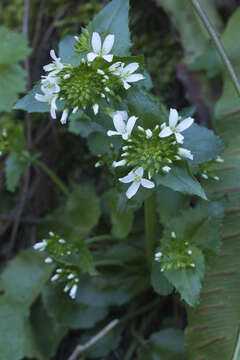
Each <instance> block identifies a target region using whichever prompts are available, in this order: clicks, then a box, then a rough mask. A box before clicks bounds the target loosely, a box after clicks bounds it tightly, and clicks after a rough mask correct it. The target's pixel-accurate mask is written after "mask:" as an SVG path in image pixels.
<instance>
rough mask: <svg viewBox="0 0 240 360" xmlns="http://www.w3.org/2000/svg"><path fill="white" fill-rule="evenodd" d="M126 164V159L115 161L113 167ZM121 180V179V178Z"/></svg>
mask: <svg viewBox="0 0 240 360" xmlns="http://www.w3.org/2000/svg"><path fill="white" fill-rule="evenodd" d="M124 165H126V160H120V161H114V162H113V163H112V166H113V167H118V166H124ZM119 180H120V179H119Z"/></svg>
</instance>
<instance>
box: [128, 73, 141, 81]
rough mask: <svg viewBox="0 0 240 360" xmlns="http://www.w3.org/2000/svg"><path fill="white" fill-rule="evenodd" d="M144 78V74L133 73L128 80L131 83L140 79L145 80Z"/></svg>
mask: <svg viewBox="0 0 240 360" xmlns="http://www.w3.org/2000/svg"><path fill="white" fill-rule="evenodd" d="M143 79H144V76H143V75H142V74H132V75H129V76H128V77H127V78H126V80H127V81H128V82H130V83H132V82H136V81H139V80H143Z"/></svg>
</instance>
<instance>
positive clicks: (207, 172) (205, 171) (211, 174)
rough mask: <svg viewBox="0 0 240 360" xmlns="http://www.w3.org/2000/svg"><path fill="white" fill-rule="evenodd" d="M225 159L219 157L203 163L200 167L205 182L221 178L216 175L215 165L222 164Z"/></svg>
mask: <svg viewBox="0 0 240 360" xmlns="http://www.w3.org/2000/svg"><path fill="white" fill-rule="evenodd" d="M222 162H224V159H223V158H222V157H221V156H217V157H216V158H215V159H213V160H211V161H208V162H206V163H202V164H200V165H199V173H200V176H201V177H202V178H203V179H205V180H208V179H209V180H219V179H220V178H219V176H217V175H215V171H214V169H213V165H214V164H216V163H222Z"/></svg>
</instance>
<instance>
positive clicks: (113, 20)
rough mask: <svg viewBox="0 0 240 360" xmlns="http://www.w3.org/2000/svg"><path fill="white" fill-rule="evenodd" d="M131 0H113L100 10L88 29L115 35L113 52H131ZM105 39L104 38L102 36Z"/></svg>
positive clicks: (119, 53) (115, 53) (120, 53)
mask: <svg viewBox="0 0 240 360" xmlns="http://www.w3.org/2000/svg"><path fill="white" fill-rule="evenodd" d="M128 12H129V0H113V1H111V2H110V3H109V4H108V5H106V6H105V7H104V8H103V9H102V11H100V13H99V14H97V16H95V18H94V19H93V21H92V22H91V23H90V24H89V25H88V27H87V29H88V31H89V33H90V34H92V33H93V32H94V31H97V32H99V33H100V34H101V35H104V36H106V35H108V34H113V35H115V42H114V45H113V49H112V51H111V54H114V55H119V56H127V55H129V54H130V46H131V41H130V32H129V28H128ZM102 40H103V38H102Z"/></svg>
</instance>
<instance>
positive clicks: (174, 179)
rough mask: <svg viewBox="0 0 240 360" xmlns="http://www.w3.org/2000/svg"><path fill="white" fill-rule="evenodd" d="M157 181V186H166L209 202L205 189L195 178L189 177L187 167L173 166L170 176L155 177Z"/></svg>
mask: <svg viewBox="0 0 240 360" xmlns="http://www.w3.org/2000/svg"><path fill="white" fill-rule="evenodd" d="M155 180H156V183H157V185H164V186H167V187H169V188H170V189H172V190H175V191H180V192H182V193H184V194H189V195H198V196H199V197H201V198H202V199H204V200H207V197H206V194H205V192H204V190H203V188H202V187H201V185H200V184H199V182H198V181H197V180H196V179H195V178H194V177H193V176H190V175H189V172H188V171H187V169H186V167H180V166H173V167H172V169H171V171H170V172H169V173H168V174H166V175H155Z"/></svg>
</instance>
